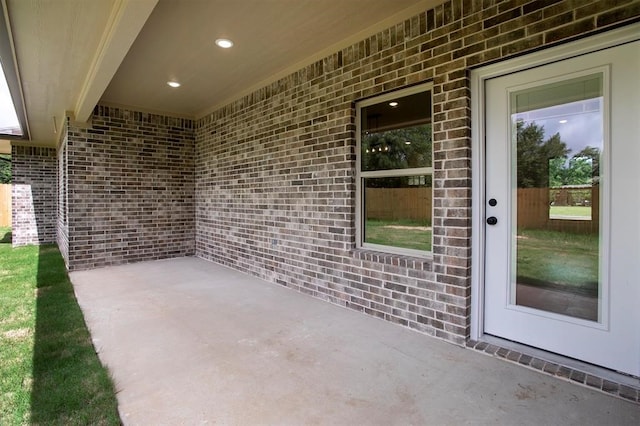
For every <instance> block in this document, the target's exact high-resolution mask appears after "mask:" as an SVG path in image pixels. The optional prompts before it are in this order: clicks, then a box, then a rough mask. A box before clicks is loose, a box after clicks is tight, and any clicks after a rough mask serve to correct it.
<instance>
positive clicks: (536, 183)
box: [516, 121, 571, 188]
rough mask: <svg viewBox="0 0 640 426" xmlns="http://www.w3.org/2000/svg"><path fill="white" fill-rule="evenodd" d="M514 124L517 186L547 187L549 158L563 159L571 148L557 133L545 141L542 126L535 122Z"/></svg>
mask: <svg viewBox="0 0 640 426" xmlns="http://www.w3.org/2000/svg"><path fill="white" fill-rule="evenodd" d="M516 126H517V129H516V130H517V136H516V137H517V151H518V152H517V156H518V163H517V164H518V188H548V187H549V163H550V161H549V160H551V159H555V158H561V159H563V161H565V160H566V158H567V155H568V154H569V152H571V150H570V149H569V148H567V144H565V143H564V142H562V141H561V140H560V134H559V133H556V134H555V135H553V136H551V137H550V138H549V139H547V140H546V141H545V140H544V126H538V125H537V124H536V123H535V122H531V123H524V122H523V121H518V122H517V123H516Z"/></svg>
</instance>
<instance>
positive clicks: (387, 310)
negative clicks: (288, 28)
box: [196, 0, 640, 343]
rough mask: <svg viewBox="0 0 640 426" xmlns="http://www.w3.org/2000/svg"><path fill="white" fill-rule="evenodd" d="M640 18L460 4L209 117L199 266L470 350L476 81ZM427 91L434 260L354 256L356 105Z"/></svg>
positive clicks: (635, 6) (199, 193) (542, 4)
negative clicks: (500, 65) (473, 74)
mask: <svg viewBox="0 0 640 426" xmlns="http://www.w3.org/2000/svg"><path fill="white" fill-rule="evenodd" d="M618 3H624V4H623V5H622V6H617V4H618ZM639 15H640V2H639V1H628V2H604V1H590V2H587V1H585V2H575V1H542V0H539V1H529V0H526V1H525V0H522V1H518V0H510V1H503V2H493V1H492V2H488V1H472V0H453V1H449V2H447V3H445V4H444V5H440V6H438V7H436V8H435V9H432V10H429V11H427V12H426V13H423V14H420V15H418V16H415V17H413V18H412V19H409V20H407V21H405V22H401V23H399V24H398V25H396V26H394V27H392V28H390V29H388V30H386V31H383V32H381V33H378V34H376V35H374V36H372V37H370V38H367V39H366V40H363V41H362V42H359V43H357V44H354V45H352V46H350V47H348V48H345V49H343V50H341V51H339V52H336V53H335V54H333V55H331V56H328V57H326V58H324V59H323V60H320V61H318V62H316V63H314V64H312V65H310V66H308V67H305V68H303V69H301V70H299V71H298V72H296V73H294V74H292V75H289V76H288V77H285V78H282V79H280V80H279V81H277V82H275V83H273V84H271V85H269V86H267V87H265V88H263V89H261V90H258V91H256V92H254V93H252V94H250V95H247V96H245V97H243V98H242V99H240V100H238V101H236V102H233V103H231V104H229V105H227V106H225V107H223V108H221V109H219V110H217V111H215V112H213V113H211V114H209V115H207V116H206V117H204V118H202V119H200V120H198V121H197V123H196V254H197V255H198V256H201V257H203V258H206V259H210V260H213V261H215V262H218V263H221V264H224V265H226V266H229V267H232V268H235V269H238V270H241V271H244V272H248V273H250V274H253V275H256V276H259V277H261V278H264V279H267V280H270V281H273V282H277V283H280V284H282V285H285V286H288V287H292V288H294V289H297V290H299V291H302V292H304V293H308V294H311V295H313V296H316V297H320V298H323V299H325V300H328V301H331V302H333V303H336V304H339V305H342V306H346V307H349V308H352V309H356V310H359V311H364V312H366V313H368V314H371V315H375V316H377V317H380V318H384V319H386V320H389V321H392V322H396V323H399V324H402V325H405V326H409V327H411V328H414V329H418V330H420V331H423V332H425V333H427V334H430V335H436V336H439V337H442V338H445V339H447V340H450V341H453V342H456V343H463V342H464V341H465V340H466V339H467V338H468V337H469V333H470V298H471V270H470V266H471V137H470V136H471V135H470V122H471V104H470V90H469V79H468V71H469V69H470V68H472V67H476V66H479V65H482V64H487V63H490V62H494V61H498V60H501V59H505V58H508V57H511V56H514V55H518V54H522V53H525V52H530V51H533V50H536V49H540V48H543V47H547V46H551V45H554V44H557V43H560V42H565V41H568V40H572V39H575V38H577V37H584V36H587V35H589V34H593V33H595V32H598V31H603V30H605V29H607V28H612V27H614V26H616V25H619V24H620V23H623V22H630V21H632V20H634V19H637V17H638V16H639ZM427 81H432V82H433V104H434V105H433V106H434V114H433V129H434V144H433V147H434V156H433V158H434V164H433V166H434V175H433V176H434V189H433V205H434V211H433V233H434V238H433V247H434V248H433V260H424V259H418V258H411V257H405V256H397V255H388V254H382V253H376V252H371V251H366V250H358V249H355V227H354V223H355V181H354V174H355V173H354V170H355V163H354V162H355V110H354V101H356V100H359V99H363V98H368V97H371V96H374V95H377V94H380V93H383V92H387V91H391V90H393V89H397V88H401V87H406V86H410V85H413V84H417V83H422V82H427Z"/></svg>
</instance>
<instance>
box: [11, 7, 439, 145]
mask: <svg viewBox="0 0 640 426" xmlns="http://www.w3.org/2000/svg"><path fill="white" fill-rule="evenodd" d="M5 1H6V3H7V9H8V15H9V21H10V25H11V30H12V32H13V41H14V46H15V56H16V62H17V65H18V71H19V78H20V81H21V82H22V89H23V93H24V101H25V108H26V111H27V120H28V123H29V130H30V135H31V140H30V141H29V142H27V143H29V144H33V145H45V146H56V144H57V142H59V140H60V137H61V132H60V130H61V127H62V124H63V120H65V115H66V114H69V115H70V116H72V117H73V118H75V119H76V120H77V121H86V120H87V119H88V118H89V116H90V114H91V111H92V110H93V107H94V106H95V105H96V103H97V102H98V101H103V102H107V103H111V104H117V105H124V106H128V107H133V108H137V109H140V110H146V111H157V112H162V113H166V114H171V115H177V116H187V117H194V118H197V117H199V116H202V115H204V114H205V113H206V112H208V111H211V110H213V109H215V108H217V107H219V106H222V105H224V104H225V103H227V102H229V101H231V100H233V99H237V98H238V97H240V96H241V95H243V94H246V93H249V92H250V91H252V90H255V89H257V88H259V87H261V86H263V85H265V84H268V83H269V82H272V81H275V79H276V78H278V77H282V76H284V75H286V74H288V73H290V72H294V71H296V70H297V69H299V68H301V67H302V66H304V65H307V64H310V63H312V62H313V61H315V60H318V59H321V58H323V57H324V56H327V55H329V54H331V53H334V52H336V51H338V50H340V49H341V48H343V47H347V46H349V45H350V44H353V43H355V42H357V41H360V40H363V39H364V38H366V37H368V36H370V35H372V34H375V33H376V32H378V31H380V30H382V29H385V28H388V27H390V26H392V25H395V24H397V23H400V22H402V21H403V20H405V19H407V18H410V17H412V16H415V15H417V14H418V13H419V12H423V11H425V10H428V9H430V8H432V7H434V6H435V5H437V4H440V3H442V2H443V1H444V0H91V1H87V0H56V1H50V0H5ZM219 37H226V38H230V39H232V40H233V41H234V42H235V46H234V47H233V48H232V49H230V50H221V49H220V48H218V47H216V46H215V45H214V40H215V39H216V38H219ZM170 79H177V80H179V81H180V82H181V83H182V87H180V88H179V89H177V90H175V89H171V88H169V87H168V86H167V85H166V82H167V81H168V80H170ZM14 143H15V142H14ZM5 145H7V143H6V142H3V143H0V146H3V147H5V148H6V146H5Z"/></svg>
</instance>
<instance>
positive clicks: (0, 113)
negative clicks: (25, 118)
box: [0, 66, 22, 135]
mask: <svg viewBox="0 0 640 426" xmlns="http://www.w3.org/2000/svg"><path fill="white" fill-rule="evenodd" d="M0 134H5V135H22V130H21V128H20V122H19V121H18V115H17V114H16V110H15V107H14V106H13V100H12V98H11V93H10V92H9V86H8V85H7V79H6V77H5V75H4V71H3V70H2V67H1V66H0Z"/></svg>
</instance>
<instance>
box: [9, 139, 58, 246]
mask: <svg viewBox="0 0 640 426" xmlns="http://www.w3.org/2000/svg"><path fill="white" fill-rule="evenodd" d="M11 167H12V170H11V173H12V176H13V181H12V185H13V188H12V194H11V210H12V224H11V227H12V234H13V235H12V244H13V245H14V246H22V245H25V244H46V243H54V242H55V241H56V199H57V197H56V150H55V148H37V147H24V146H13V147H12V148H11Z"/></svg>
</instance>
